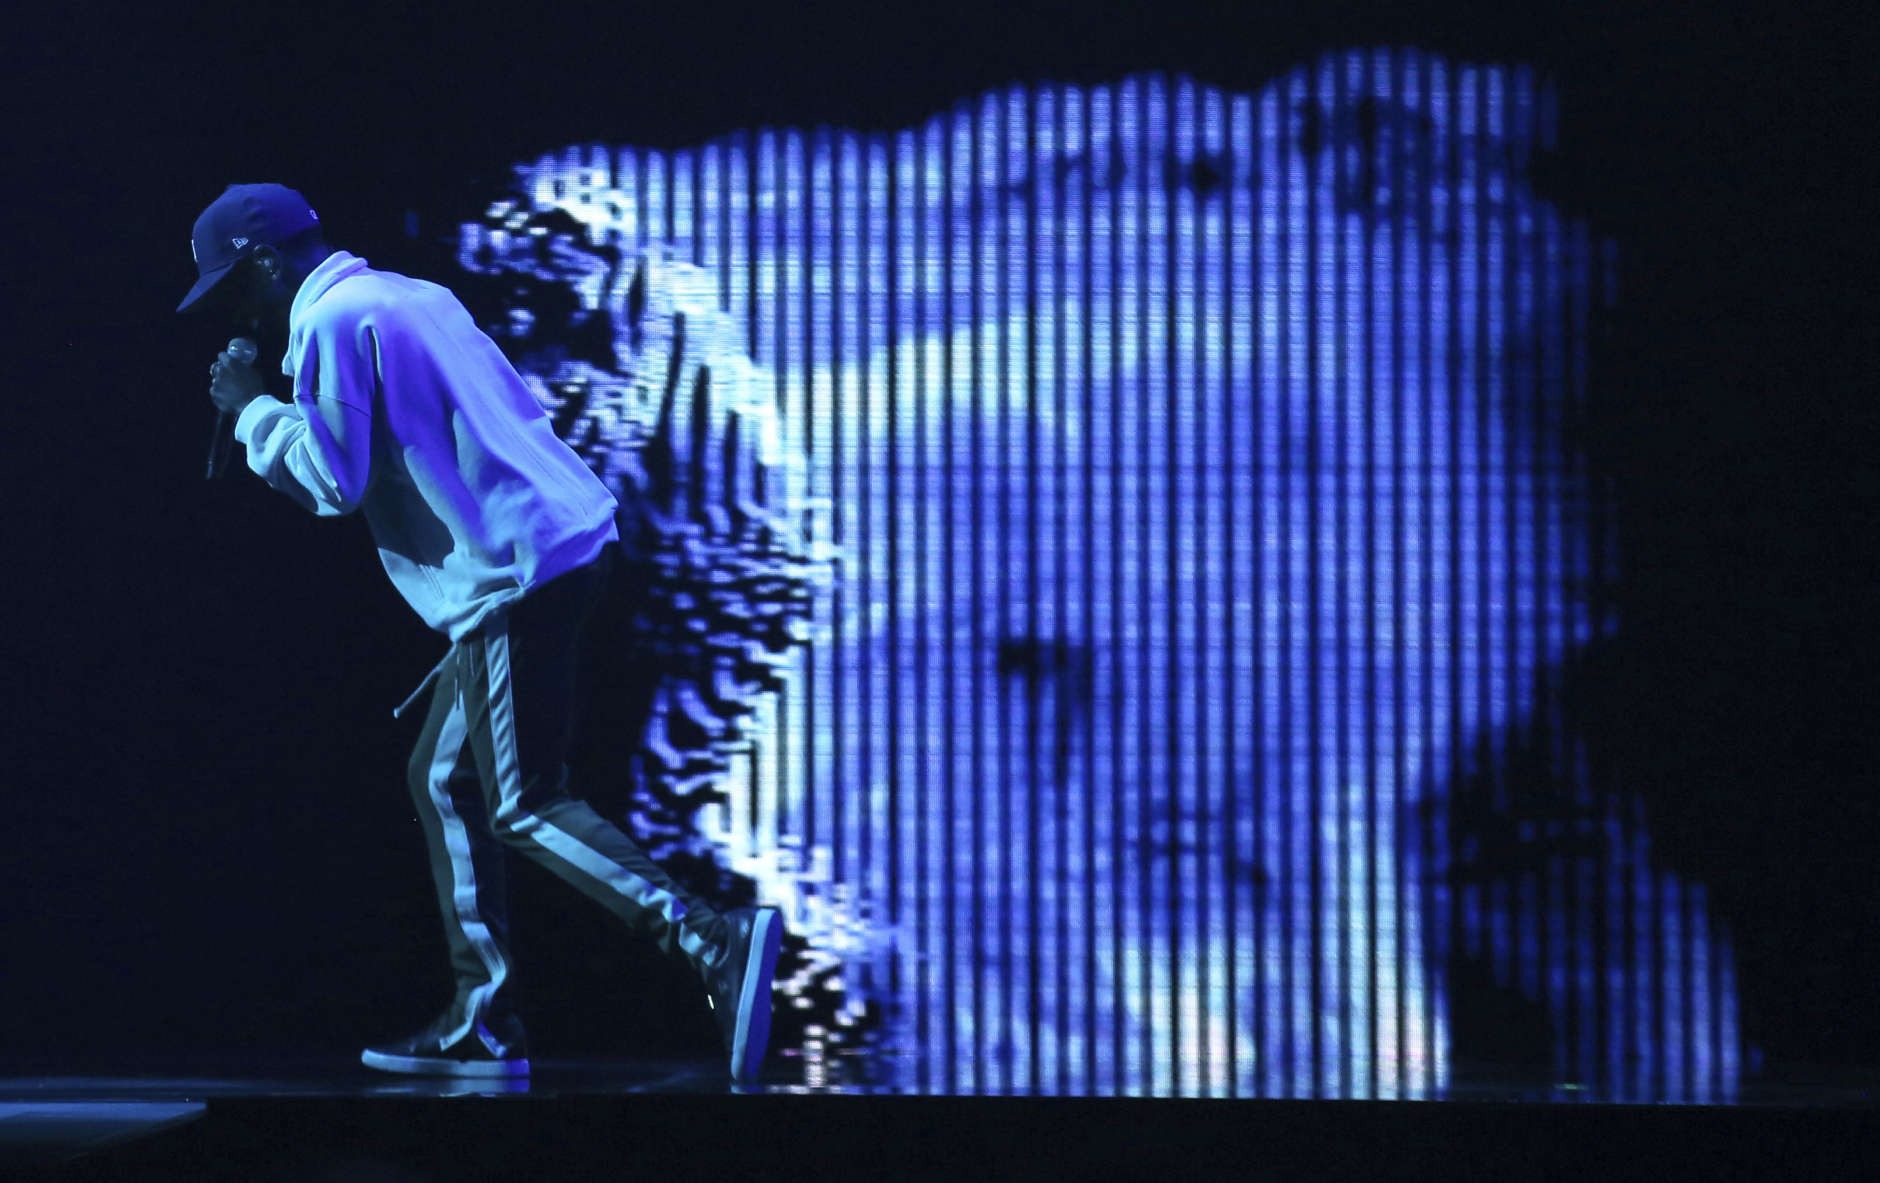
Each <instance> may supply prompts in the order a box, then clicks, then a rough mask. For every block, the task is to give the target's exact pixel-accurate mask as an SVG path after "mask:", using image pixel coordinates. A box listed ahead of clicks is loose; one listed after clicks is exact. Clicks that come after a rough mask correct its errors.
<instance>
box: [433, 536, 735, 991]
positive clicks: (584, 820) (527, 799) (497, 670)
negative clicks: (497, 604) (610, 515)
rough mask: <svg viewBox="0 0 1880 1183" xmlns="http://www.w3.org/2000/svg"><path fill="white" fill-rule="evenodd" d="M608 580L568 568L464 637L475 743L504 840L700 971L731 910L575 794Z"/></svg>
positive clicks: (494, 823) (712, 957)
mask: <svg viewBox="0 0 1880 1183" xmlns="http://www.w3.org/2000/svg"><path fill="white" fill-rule="evenodd" d="M604 579H605V571H604V570H603V569H601V568H599V567H589V568H584V569H582V570H580V571H576V572H571V573H569V574H568V575H565V576H563V577H561V578H560V579H557V580H555V581H554V582H552V583H550V584H549V585H547V586H546V587H543V588H540V589H537V590H536V591H535V592H532V593H531V594H530V595H529V596H528V597H526V598H525V599H523V600H522V601H521V602H519V603H517V604H515V605H512V606H511V608H510V610H509V611H508V612H503V613H498V614H496V615H495V616H493V617H492V618H491V619H490V620H488V621H486V622H485V623H484V624H483V626H482V627H480V628H479V629H478V630H477V633H476V634H475V635H474V636H473V637H466V638H465V639H464V641H463V642H462V644H461V646H460V648H461V650H462V652H463V661H462V663H461V665H460V667H459V673H460V676H461V677H462V678H463V683H462V686H463V698H464V702H465V706H466V710H467V712H468V714H467V721H468V725H469V732H468V741H467V742H468V746H469V749H470V751H471V752H472V753H473V755H474V758H475V762H476V767H477V771H478V776H479V779H480V781H481V783H482V786H483V790H484V792H485V794H486V798H485V808H486V810H487V814H488V816H489V818H490V821H491V829H492V831H493V832H494V833H495V835H496V837H497V838H498V839H500V840H501V841H502V842H504V843H506V844H508V845H509V846H511V847H513V848H514V849H515V850H517V851H518V852H520V853H521V854H523V855H525V856H526V857H528V858H530V859H532V860H534V861H535V862H537V863H539V864H540V865H542V866H543V867H545V868H547V869H548V870H549V871H551V872H552V873H554V874H555V875H556V876H557V877H559V878H561V879H562V880H563V881H565V882H567V883H569V884H570V885H572V886H573V887H575V888H576V889H578V890H580V891H581V892H583V893H584V894H586V895H588V896H589V897H590V898H592V899H594V900H595V901H596V902H598V903H599V904H600V905H601V906H602V907H604V908H606V909H607V910H608V911H610V912H612V913H614V915H616V916H618V917H619V918H620V919H621V921H622V922H623V923H624V924H626V925H627V927H628V928H629V929H630V930H632V931H634V932H636V933H640V934H642V935H644V936H646V937H648V938H650V939H651V940H652V941H653V942H654V943H655V944H656V945H657V946H658V947H659V948H660V949H661V950H662V951H664V952H665V953H666V954H667V955H668V956H674V957H680V958H683V959H685V960H686V961H688V962H690V963H691V964H692V965H693V966H694V967H695V968H697V969H699V970H700V971H701V972H703V971H704V970H705V969H707V968H709V967H710V966H711V965H712V964H713V963H714V962H715V961H716V960H717V959H718V957H719V950H720V948H721V946H722V945H723V935H724V927H725V926H724V921H723V918H722V917H720V916H719V915H718V914H717V913H716V912H714V911H713V910H712V909H711V908H710V907H709V906H707V905H706V904H705V903H704V902H702V901H700V900H697V899H695V898H693V897H691V896H690V895H688V894H687V893H686V892H685V891H684V889H682V888H681V887H680V886H679V885H678V884H677V883H675V882H673V880H672V879H671V877H670V876H668V875H667V874H666V873H665V871H663V870H662V869H661V868H660V867H659V865H658V864H656V863H655V862H653V860H652V859H651V858H650V857H648V856H647V854H646V852H645V851H643V850H642V849H640V847H639V846H638V845H637V844H636V843H634V842H633V840H632V839H630V838H629V837H627V835H626V834H624V833H622V832H621V830H620V829H619V828H618V827H617V826H615V825H613V824H612V823H611V822H609V821H607V820H606V819H605V818H603V817H601V816H600V815H599V814H598V813H596V812H594V810H593V809H592V808H591V807H589V806H588V805H587V804H586V803H585V802H582V801H578V800H575V799H573V798H571V797H570V796H569V795H568V792H567V769H566V767H565V765H564V763H563V760H564V757H565V755H566V752H567V748H568V742H569V738H570V735H569V733H570V730H571V725H572V719H573V716H574V706H575V690H574V687H575V669H576V654H577V646H578V644H579V640H580V634H581V627H582V624H583V622H584V620H585V619H586V617H587V615H588V613H589V612H590V610H591V609H592V606H593V603H594V600H595V599H596V597H597V596H598V595H599V593H600V590H601V587H602V584H603V581H604Z"/></svg>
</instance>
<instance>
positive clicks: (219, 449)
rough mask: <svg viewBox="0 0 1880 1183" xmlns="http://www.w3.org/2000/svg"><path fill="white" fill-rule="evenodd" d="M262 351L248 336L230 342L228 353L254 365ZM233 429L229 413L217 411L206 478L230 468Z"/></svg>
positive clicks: (211, 436)
mask: <svg viewBox="0 0 1880 1183" xmlns="http://www.w3.org/2000/svg"><path fill="white" fill-rule="evenodd" d="M260 352H261V350H260V347H259V346H257V345H256V344H255V343H254V342H253V341H250V340H249V339H248V338H246V337H236V338H235V339H234V340H232V341H230V342H229V343H228V355H229V356H230V357H232V358H234V359H235V360H236V361H238V362H240V363H242V364H243V365H245V366H252V365H254V364H255V356H256V355H257V354H259V353H260ZM233 431H234V428H233V427H232V426H231V425H230V423H229V413H228V412H227V411H217V412H216V415H215V429H214V430H213V431H211V432H210V433H209V467H208V471H207V473H205V474H204V477H203V479H204V480H210V481H212V480H214V479H215V478H216V477H218V476H221V475H222V474H223V473H224V472H226V471H227V470H228V469H227V466H228V452H229V449H230V448H231V447H233V446H234V436H233V434H232V433H233Z"/></svg>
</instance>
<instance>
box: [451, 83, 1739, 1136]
mask: <svg viewBox="0 0 1880 1183" xmlns="http://www.w3.org/2000/svg"><path fill="white" fill-rule="evenodd" d="M1556 111H1557V103H1556V100H1555V96H1554V93H1553V91H1552V89H1551V88H1550V87H1548V86H1546V85H1543V84H1542V83H1540V82H1537V80H1536V79H1535V77H1534V76H1533V73H1532V72H1531V71H1530V70H1527V69H1525V68H1522V67H1518V66H1510V67H1500V66H1496V67H1481V66H1469V65H1459V64H1455V63H1451V62H1449V61H1446V60H1444V59H1441V58H1439V57H1436V56H1433V55H1428V54H1424V53H1421V52H1417V51H1412V50H1394V51H1383V50H1380V51H1363V52H1348V53H1338V54H1331V55H1327V56H1325V57H1323V58H1322V59H1320V60H1318V61H1317V62H1315V63H1312V64H1311V65H1309V66H1305V67H1301V68H1299V69H1297V70H1295V71H1292V72H1290V73H1288V74H1286V75H1284V76H1282V77H1279V78H1276V79H1274V80H1272V81H1271V82H1270V83H1269V84H1268V85H1266V86H1265V87H1263V88H1261V89H1260V90H1259V91H1258V92H1257V93H1251V94H1243V93H1227V92H1223V91H1221V90H1218V89H1214V88H1212V87H1210V86H1207V85H1205V84H1203V83H1201V82H1198V81H1195V80H1191V79H1188V78H1180V77H1176V78H1170V77H1164V76H1159V75H1155V76H1150V75H1144V76H1136V77H1129V78H1125V79H1122V80H1120V81H1118V82H1116V83H1114V84H1111V85H1101V86H1088V87H1085V86H1069V85H1053V84H1044V83H1040V84H1037V85H1029V86H1014V87H1011V88H1009V89H1004V90H998V91H994V92H991V93H987V94H982V95H979V96H977V97H973V98H970V99H964V100H962V101H961V102H959V103H958V104H957V105H956V106H954V107H952V108H951V109H948V110H945V111H941V112H939V113H937V114H935V115H934V116H933V117H932V118H931V119H928V120H927V121H925V122H923V123H921V124H920V125H918V126H915V127H910V128H906V129H902V130H898V131H892V132H886V133H883V132H863V131H848V130H841V129H832V128H819V129H812V130H799V129H772V130H757V131H747V132H738V133H735V134H730V135H727V136H724V137H723V138H721V139H717V140H714V141H712V142H709V143H706V144H703V145H700V146H698V147H696V148H692V149H686V150H678V151H662V150H650V149H640V148H634V147H630V146H605V145H584V146H577V147H572V148H569V149H567V150H565V151H562V152H557V153H554V154H551V155H549V156H545V157H543V158H541V159H539V160H536V161H533V162H527V163H523V164H519V165H517V166H516V168H515V171H514V178H515V179H514V185H513V190H512V192H510V193H509V194H508V195H507V196H506V197H505V198H504V199H503V200H500V201H497V202H495V203H493V204H492V205H491V206H490V207H489V208H488V210H487V211H486V213H485V214H484V216H482V217H481V218H479V219H476V220H473V221H471V222H468V223H466V224H464V225H463V226H461V227H460V235H461V244H460V246H461V249H460V254H459V258H460V261H461V264H462V266H463V275H462V276H460V277H459V278H460V279H461V280H462V281H463V285H464V286H465V287H466V289H467V290H470V291H472V292H474V293H476V297H475V299H474V300H473V301H472V306H473V308H476V309H477V310H478V311H479V314H480V315H481V316H482V317H483V319H484V320H485V323H486V327H487V328H488V329H489V331H490V332H491V333H492V335H494V336H496V337H497V339H498V340H499V341H501V342H502V343H503V345H504V347H505V348H506V349H507V350H508V351H509V352H510V354H511V356H512V357H513V358H514V359H515V360H516V361H517V363H518V366H519V368H521V369H522V370H523V371H524V372H525V375H526V376H527V377H528V378H529V380H530V381H531V383H532V384H533V385H534V386H535V388H536V390H537V393H538V395H539V397H540V398H541V399H542V401H543V403H544V405H545V406H547V407H548V408H549V409H550V410H551V412H553V413H554V414H555V416H556V418H557V424H558V427H559V428H560V429H561V430H562V431H563V434H564V435H565V436H566V438H568V439H569V440H570V441H571V442H572V443H573V444H575V446H576V447H577V448H578V449H579V450H581V451H582V453H583V454H584V455H585V456H587V457H588V458H589V460H590V462H591V463H592V464H593V465H594V466H595V467H596V468H597V470H600V471H602V472H603V473H604V474H605V475H606V476H607V477H608V479H609V480H610V481H612V482H613V483H614V485H615V487H616V488H617V489H619V490H620V491H621V493H622V498H623V502H624V503H625V504H626V505H627V506H628V509H629V513H630V516H631V518H632V521H633V522H634V523H635V524H634V527H633V530H632V534H633V537H634V540H635V551H636V554H637V555H638V556H639V562H640V564H641V571H642V575H643V584H644V592H643V599H642V602H641V604H640V607H639V612H640V615H639V618H638V620H637V622H636V627H637V628H638V630H639V638H638V640H636V641H635V645H636V646H637V647H638V648H637V649H636V652H640V653H643V654H645V655H647V657H648V661H649V662H650V663H651V664H648V665H644V666H640V667H636V668H641V669H645V670H651V671H656V672H657V675H658V677H657V679H656V683H655V685H654V689H653V692H652V698H651V701H650V702H646V703H643V704H641V705H642V708H643V709H642V710H640V711H638V712H636V713H633V714H631V716H630V717H623V718H620V719H618V720H616V722H617V723H618V725H619V727H620V734H619V742H620V744H622V745H624V746H625V747H627V748H630V749H632V750H633V752H634V753H635V755H634V763H633V768H634V773H635V782H634V785H635V787H634V792H633V804H632V807H631V809H630V810H629V816H628V818H627V822H628V824H629V825H630V827H631V828H632V830H633V832H634V833H635V834H636V835H638V836H639V837H640V838H641V840H642V841H644V842H646V843H647V844H648V845H649V846H650V847H651V848H652V849H654V851H655V852H656V853H657V854H658V855H659V856H660V857H662V858H665V859H668V860H675V865H677V866H679V867H681V868H682V869H683V870H684V871H685V873H686V875H688V876H690V880H689V881H691V882H693V883H694V884H696V885H698V886H699V888H700V890H708V891H715V892H717V893H719V894H720V895H722V894H724V893H726V892H738V891H742V892H744V893H746V894H748V893H751V892H754V893H755V894H756V895H757V896H758V897H760V898H762V899H764V900H766V901H770V902H775V903H778V904H780V905H782V906H784V907H785V909H786V915H787V918H788V922H789V924H790V926H791V931H792V938H793V939H792V941H791V943H790V946H789V949H788V952H787V955H786V959H785V964H784V971H783V980H782V982H781V992H780V994H779V1003H778V1005H779V1020H778V1022H779V1026H778V1032H779V1039H780V1040H781V1041H782V1042H784V1043H785V1044H787V1045H788V1049H789V1050H790V1051H791V1052H793V1053H797V1054H799V1055H800V1056H801V1057H802V1061H801V1062H802V1063H803V1064H804V1066H805V1075H806V1080H807V1081H808V1083H810V1084H812V1085H813V1084H815V1083H816V1082H817V1081H819V1080H827V1079H832V1078H834V1077H835V1076H840V1075H842V1074H850V1075H856V1076H860V1077H863V1078H866V1079H870V1080H874V1081H877V1082H879V1083H883V1084H885V1085H888V1086H890V1087H905V1088H908V1089H912V1090H955V1089H964V1090H978V1091H992V1092H997V1091H1042V1092H1103V1093H1117V1094H1128V1095H1208V1096H1236V1095H1237V1096H1254V1095H1264V1096H1347V1097H1425V1096H1432V1095H1439V1094H1441V1093H1443V1092H1444V1091H1445V1090H1449V1089H1452V1088H1454V1087H1456V1086H1457V1085H1458V1084H1459V1083H1462V1082H1464V1081H1465V1080H1466V1077H1467V1074H1468V1073H1469V1072H1470V1071H1472V1070H1473V1066H1475V1065H1477V1064H1494V1063H1504V1062H1505V1063H1508V1064H1511V1065H1519V1066H1523V1067H1525V1068H1528V1069H1530V1070H1532V1071H1533V1072H1535V1073H1537V1078H1541V1079H1547V1080H1551V1081H1555V1082H1558V1084H1559V1086H1560V1087H1561V1088H1562V1089H1565V1090H1571V1089H1576V1088H1596V1089H1599V1090H1601V1091H1602V1093H1603V1095H1607V1096H1615V1097H1618V1098H1620V1099H1651V1098H1660V1097H1670V1098H1673V1099H1680V1098H1682V1099H1709V1098H1716V1097H1719V1096H1724V1095H1728V1094H1730V1093H1731V1092H1732V1091H1733V1090H1734V1089H1735V1087H1736V1081H1737V1078H1738V1037H1737V1015H1736V1004H1735V988H1734V980H1733V964H1732V954H1731V947H1730V942H1729V937H1728V933H1727V931H1726V929H1725V928H1724V926H1723V925H1722V923H1721V922H1720V920H1719V919H1718V918H1717V917H1715V916H1714V915H1713V914H1712V912H1711V910H1710V908H1709V906H1708V903H1707V900H1706V897H1705V891H1704V888H1703V886H1702V885H1701V884H1698V883H1694V882H1687V881H1684V880H1683V879H1681V878H1679V877H1677V876H1675V875H1673V874H1671V873H1669V872H1668V871H1666V870H1664V869H1663V868H1661V867H1660V866H1659V865H1657V863H1656V862H1655V861H1654V857H1653V853H1652V842H1651V835H1650V830H1649V819H1648V818H1646V817H1645V816H1644V814H1643V812H1642V810H1641V808H1640V806H1639V804H1638V802H1637V800H1636V799H1635V798H1634V797H1633V796H1632V795H1631V794H1630V792H1629V791H1628V789H1627V787H1626V785H1625V784H1624V782H1623V778H1622V777H1620V776H1619V775H1617V774H1616V773H1615V772H1612V771H1610V770H1601V769H1597V768H1592V767H1589V763H1588V759H1587V757H1586V748H1585V744H1584V742H1583V738H1582V737H1581V736H1580V735H1579V734H1578V733H1577V731H1576V726H1577V723H1576V718H1575V713H1574V711H1573V710H1572V709H1571V708H1570V706H1569V704H1568V702H1567V700H1566V699H1565V697H1564V696H1563V695H1562V694H1561V692H1560V688H1561V685H1562V683H1563V681H1564V680H1565V678H1566V677H1567V675H1568V674H1569V673H1570V672H1571V671H1572V670H1573V669H1574V668H1575V663H1576V662H1578V661H1580V660H1582V659H1583V655H1584V653H1585V652H1586V650H1587V648H1588V646H1590V645H1592V644H1594V643H1595V642H1596V641H1598V640H1599V639H1600V638H1602V637H1609V636H1610V635H1612V633H1613V632H1614V630H1616V629H1619V628H1622V627H1624V622H1623V621H1622V620H1620V619H1618V617H1617V615H1616V613H1615V611H1614V608H1613V604H1612V599H1611V591H1612V589H1613V587H1614V586H1615V583H1616V580H1617V578H1618V573H1619V562H1620V555H1621V548H1620V543H1621V541H1622V540H1620V539H1618V538H1617V537H1615V535H1614V532H1613V529H1612V520H1613V513H1612V507H1611V504H1610V495H1609V493H1608V491H1607V488H1606V484H1605V482H1604V481H1603V480H1602V479H1601V478H1600V477H1599V475H1598V473H1597V471H1596V469H1595V468H1594V466H1593V465H1592V464H1591V463H1590V462H1589V458H1588V457H1587V455H1586V454H1585V451H1584V447H1583V444H1581V443H1580V442H1579V441H1581V440H1582V439H1583V438H1584V436H1583V433H1582V432H1580V431H1579V426H1580V424H1581V423H1582V421H1583V418H1584V416H1585V415H1586V413H1587V407H1588V403H1589V398H1590V395H1591V391H1592V388H1593V384H1594V383H1596V382H1597V365H1596V361H1597V357H1598V350H1597V345H1598V338H1599V333H1600V326H1601V325H1602V324H1604V323H1607V321H1608V320H1609V318H1610V317H1611V316H1613V315H1622V314H1623V310H1622V305H1623V301H1622V300H1619V299H1618V298H1617V284H1616V277H1617V275H1618V268H1617V261H1618V253H1617V250H1616V248H1615V246H1614V244H1612V243H1610V242H1608V241H1606V240H1605V239H1603V238H1602V237H1601V236H1600V235H1599V234H1598V233H1597V232H1596V231H1595V230H1594V229H1592V228H1590V227H1589V226H1588V225H1587V224H1586V223H1585V221H1584V220H1583V219H1580V218H1578V217H1575V216H1573V215H1572V214H1571V213H1569V212H1568V211H1566V210H1564V209H1563V208H1561V206H1560V204H1559V203H1558V202H1556V201H1555V200H1553V199H1552V198H1551V197H1550V196H1549V195H1548V193H1547V192H1546V191H1545V187H1544V186H1543V185H1541V184H1540V183H1539V182H1538V181H1537V179H1536V178H1537V176H1538V175H1539V173H1540V170H1539V168H1538V162H1540V161H1542V160H1544V159H1545V158H1546V154H1547V153H1548V152H1549V150H1550V149H1551V148H1552V147H1553V146H1554V140H1555V136H1556V134H1557V127H1556ZM850 1053H853V1054H850Z"/></svg>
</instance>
